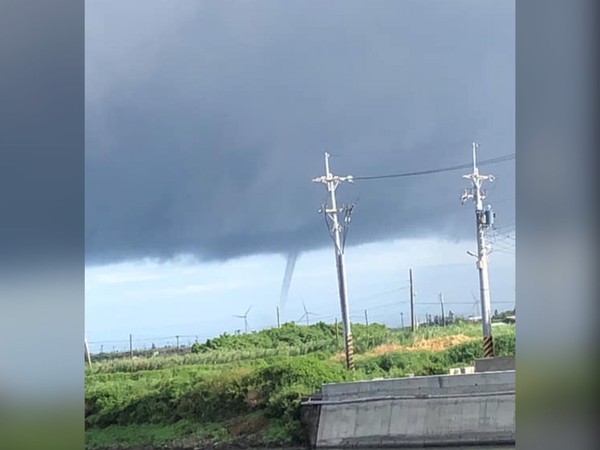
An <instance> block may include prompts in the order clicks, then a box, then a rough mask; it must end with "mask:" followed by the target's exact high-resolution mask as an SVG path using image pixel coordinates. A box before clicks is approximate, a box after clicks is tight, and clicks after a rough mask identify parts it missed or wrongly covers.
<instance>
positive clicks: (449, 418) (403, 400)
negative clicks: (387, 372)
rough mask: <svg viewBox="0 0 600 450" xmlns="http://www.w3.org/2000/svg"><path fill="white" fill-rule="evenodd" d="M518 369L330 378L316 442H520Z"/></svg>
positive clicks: (350, 444)
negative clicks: (348, 380)
mask: <svg viewBox="0 0 600 450" xmlns="http://www.w3.org/2000/svg"><path fill="white" fill-rule="evenodd" d="M514 388H515V373H514V371H506V372H489V373H472V374H461V375H436V376H428V377H414V378H400V379H388V380H381V381H365V382H356V383H339V384H327V385H324V386H323V388H322V397H321V398H320V399H319V400H315V401H312V402H310V401H309V402H306V404H305V406H310V405H311V404H312V405H313V407H315V408H317V407H318V408H319V414H318V426H317V430H316V433H315V434H313V436H312V439H311V441H313V446H315V447H317V448H334V447H338V448H339V447H399V446H400V447H402V446H415V447H416V446H448V445H455V446H460V445H470V444H480V445H484V444H489V445H505V444H514V442H515V392H514Z"/></svg>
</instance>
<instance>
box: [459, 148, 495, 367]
mask: <svg viewBox="0 0 600 450" xmlns="http://www.w3.org/2000/svg"><path fill="white" fill-rule="evenodd" d="M478 147H479V144H477V143H475V142H474V143H473V173H470V174H468V175H463V178H466V179H468V180H471V183H472V184H473V187H472V188H471V189H465V192H464V194H463V195H462V198H461V201H462V203H463V204H464V203H465V202H467V201H468V200H473V201H474V202H475V223H476V229H477V254H474V253H472V252H467V253H469V254H470V255H471V256H474V257H475V258H477V263H476V265H477V270H478V272H479V297H480V303H481V312H482V314H481V323H482V327H483V355H484V357H486V358H490V357H493V356H494V340H493V336H492V321H491V313H490V310H491V301H490V279H489V273H488V254H489V249H488V247H487V245H486V230H487V228H488V227H490V226H491V225H492V224H493V221H494V213H493V212H492V210H491V207H490V206H488V209H487V210H484V208H483V200H484V199H485V193H484V192H483V190H482V189H481V187H482V185H483V182H484V181H490V182H491V181H494V176H493V175H481V174H480V173H479V169H478V167H477V148H478Z"/></svg>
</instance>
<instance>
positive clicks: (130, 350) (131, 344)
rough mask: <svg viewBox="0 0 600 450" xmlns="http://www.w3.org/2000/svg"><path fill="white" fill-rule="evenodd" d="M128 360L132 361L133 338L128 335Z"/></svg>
mask: <svg viewBox="0 0 600 450" xmlns="http://www.w3.org/2000/svg"><path fill="white" fill-rule="evenodd" d="M129 358H131V359H133V336H132V335H131V334H130V335H129Z"/></svg>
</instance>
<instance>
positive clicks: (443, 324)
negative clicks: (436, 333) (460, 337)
mask: <svg viewBox="0 0 600 450" xmlns="http://www.w3.org/2000/svg"><path fill="white" fill-rule="evenodd" d="M440 306H441V307H442V326H443V327H445V326H446V316H445V315H444V294H443V293H442V292H440Z"/></svg>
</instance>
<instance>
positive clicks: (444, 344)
mask: <svg viewBox="0 0 600 450" xmlns="http://www.w3.org/2000/svg"><path fill="white" fill-rule="evenodd" d="M475 340H477V338H475V337H472V336H465V335H464V334H456V335H454V336H442V337H437V338H431V339H419V340H417V341H415V342H414V343H413V344H412V345H400V344H384V345H380V346H378V347H375V348H374V349H372V350H371V351H369V352H367V353H366V354H365V355H366V356H379V355H385V354H386V353H395V352H419V351H431V352H441V351H444V350H447V349H449V348H451V347H456V346H457V345H460V344H464V343H465V342H472V341H475ZM345 358H346V354H345V353H339V354H337V355H335V356H334V357H333V359H334V360H336V361H344V360H345Z"/></svg>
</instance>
